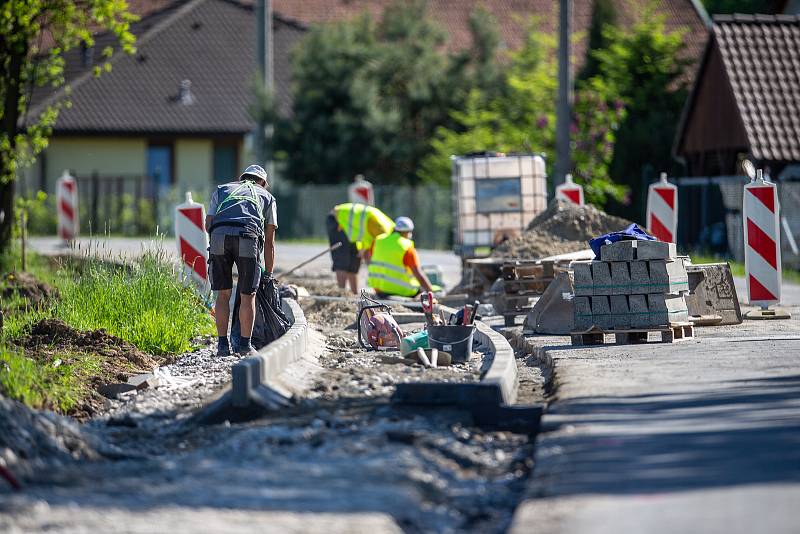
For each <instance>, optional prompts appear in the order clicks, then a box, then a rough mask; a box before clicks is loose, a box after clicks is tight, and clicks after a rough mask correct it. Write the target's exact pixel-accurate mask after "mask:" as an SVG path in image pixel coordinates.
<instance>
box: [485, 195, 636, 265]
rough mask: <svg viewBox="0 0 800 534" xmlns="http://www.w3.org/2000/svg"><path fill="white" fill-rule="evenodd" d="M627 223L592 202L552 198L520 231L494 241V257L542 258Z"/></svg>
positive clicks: (575, 247) (571, 249) (573, 248)
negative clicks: (580, 204)
mask: <svg viewBox="0 0 800 534" xmlns="http://www.w3.org/2000/svg"><path fill="white" fill-rule="evenodd" d="M629 224H631V222H630V221H628V220H626V219H623V218H621V217H615V216H613V215H608V214H607V213H605V212H603V211H601V210H599V209H597V208H595V207H594V206H590V205H586V206H576V205H575V204H572V203H569V202H565V201H563V200H557V199H554V200H552V201H551V202H550V205H549V206H548V207H547V209H546V210H545V211H544V212H542V213H540V214H539V215H537V216H536V218H534V219H533V220H532V221H531V223H530V224H529V225H528V229H527V230H525V231H524V232H523V233H522V234H520V235H518V236H516V237H514V238H512V239H509V240H508V241H506V242H505V243H502V244H501V245H498V247H497V248H495V249H494V251H492V257H494V258H525V259H533V258H544V257H546V256H552V255H555V254H565V253H567V252H576V251H578V250H583V249H586V248H589V244H588V243H587V241H588V240H589V239H592V238H594V237H597V236H599V235H602V234H606V233H608V232H616V231H618V230H622V229H624V228H625V227H626V226H628V225H629Z"/></svg>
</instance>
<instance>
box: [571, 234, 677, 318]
mask: <svg viewBox="0 0 800 534" xmlns="http://www.w3.org/2000/svg"><path fill="white" fill-rule="evenodd" d="M572 267H573V269H574V282H575V283H574V288H575V298H574V299H573V307H574V315H575V330H576V331H586V330H589V329H591V328H593V327H594V328H598V329H600V330H624V329H637V328H639V329H642V328H644V329H646V328H651V327H658V326H666V325H671V324H676V323H684V322H686V321H688V320H689V312H688V310H687V307H686V299H685V295H686V292H687V291H688V290H689V278H688V276H687V274H686V267H685V266H684V262H683V259H681V258H678V257H677V254H676V251H675V244H674V243H665V242H663V241H618V242H616V243H612V244H609V245H603V246H602V247H601V249H600V259H599V260H593V261H591V262H575V263H573V264H572Z"/></svg>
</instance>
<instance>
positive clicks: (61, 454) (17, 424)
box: [0, 396, 101, 478]
mask: <svg viewBox="0 0 800 534" xmlns="http://www.w3.org/2000/svg"><path fill="white" fill-rule="evenodd" d="M0 428H2V429H3V431H2V432H0V464H2V465H6V466H9V467H12V468H13V470H14V474H15V475H17V477H19V478H25V476H26V475H27V474H29V473H32V472H33V470H35V469H40V468H47V467H52V466H55V465H64V464H67V463H71V462H73V461H75V460H80V459H86V460H96V459H98V458H100V457H101V452H100V449H101V447H99V441H98V440H97V439H96V437H95V436H94V435H93V434H91V433H90V431H89V430H87V429H86V428H84V427H82V426H80V425H79V424H78V423H77V422H75V420H73V419H71V418H69V417H62V416H59V415H56V414H54V413H53V412H48V411H37V410H32V409H30V408H28V407H27V406H25V405H24V404H22V403H21V402H17V401H14V400H11V399H7V398H5V397H3V396H0Z"/></svg>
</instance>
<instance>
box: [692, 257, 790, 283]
mask: <svg viewBox="0 0 800 534" xmlns="http://www.w3.org/2000/svg"><path fill="white" fill-rule="evenodd" d="M689 257H691V258H692V263H718V262H723V261H726V262H728V264H729V265H730V266H731V273H733V276H744V275H745V270H744V263H742V262H738V261H733V260H732V259H729V258H724V257H721V256H714V255H712V254H707V253H701V252H693V253H691V254H690V255H689ZM781 272H782V273H783V281H784V282H790V283H793V284H800V271H797V270H795V269H792V268H790V267H787V266H786V265H784V266H783V269H782V271H781Z"/></svg>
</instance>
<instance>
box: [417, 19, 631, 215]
mask: <svg viewBox="0 0 800 534" xmlns="http://www.w3.org/2000/svg"><path fill="white" fill-rule="evenodd" d="M555 47H556V44H555V38H554V37H553V36H551V35H547V34H543V33H541V32H538V31H535V30H531V31H530V32H529V33H528V36H527V39H526V42H525V44H524V46H523V47H522V48H521V49H520V50H519V51H517V52H513V53H511V54H510V58H509V59H510V62H509V67H508V74H507V77H506V79H505V81H504V84H505V88H504V90H502V91H500V92H499V96H496V97H490V96H487V95H486V94H485V93H483V92H482V91H480V90H473V91H472V92H471V94H470V97H469V99H468V102H467V106H466V110H465V111H463V112H462V111H454V112H453V114H452V117H453V119H454V120H455V122H456V123H457V124H456V126H455V127H440V128H439V129H438V130H437V132H436V135H435V137H434V138H433V140H432V141H431V146H432V148H433V152H432V153H431V154H430V155H429V156H428V157H427V158H425V160H423V162H422V168H421V171H420V174H421V177H422V179H423V180H425V181H430V182H437V183H446V182H447V181H448V180H449V176H450V159H449V156H450V155H458V154H466V153H469V152H476V151H478V152H479V151H486V150H488V151H495V150H496V151H501V152H515V151H526V152H531V151H533V152H545V153H553V151H554V147H555V102H556V92H557V89H558V86H557V78H558V77H557V63H556V59H555ZM609 89H610V87H609V86H608V85H606V84H603V83H600V81H599V80H596V79H590V80H589V81H586V82H584V83H581V84H580V85H579V86H578V87H577V90H576V92H575V109H574V117H573V123H572V141H573V147H572V148H573V159H574V161H575V169H574V174H575V178H576V181H578V182H579V183H583V184H585V186H586V197H587V200H588V201H589V202H592V203H595V204H599V205H603V204H604V203H605V202H606V201H607V199H608V198H619V199H621V198H622V197H623V196H624V194H625V189H624V188H622V187H620V186H618V185H617V184H615V183H614V182H613V181H612V180H611V178H610V175H609V172H608V166H609V163H610V160H611V156H612V154H613V147H614V142H615V139H616V131H617V128H618V126H619V121H620V119H621V118H622V117H623V116H624V113H625V111H624V107H623V106H622V105H621V102H620V101H619V99H618V98H616V95H615V94H613V92H611V91H610V90H609Z"/></svg>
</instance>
